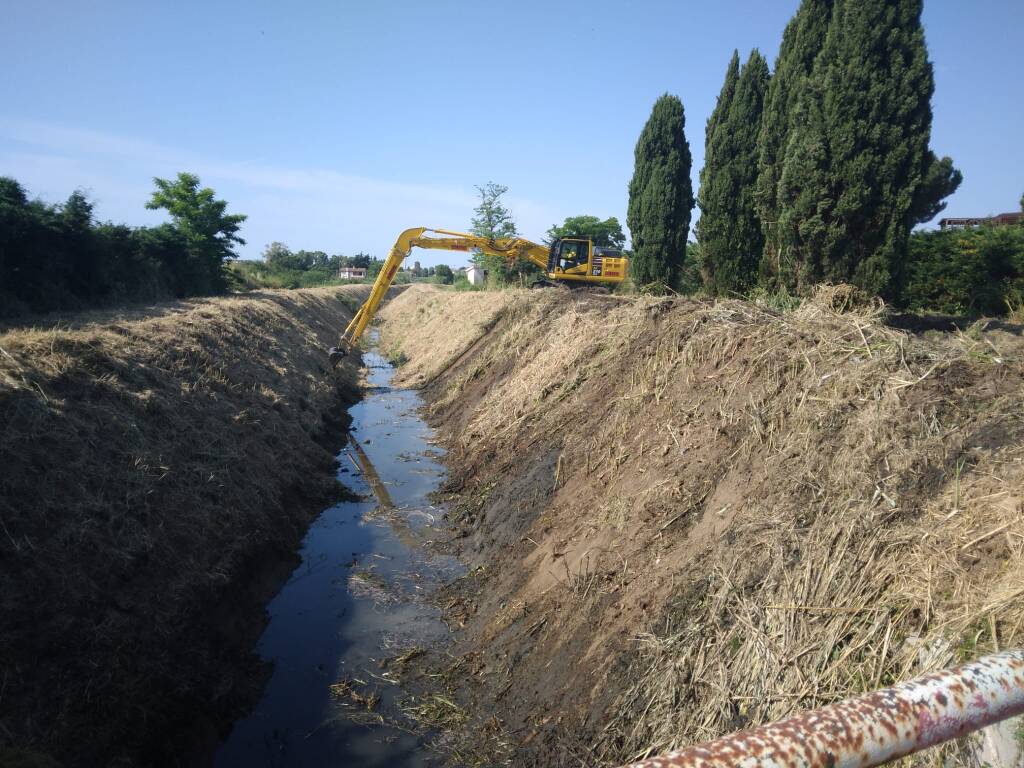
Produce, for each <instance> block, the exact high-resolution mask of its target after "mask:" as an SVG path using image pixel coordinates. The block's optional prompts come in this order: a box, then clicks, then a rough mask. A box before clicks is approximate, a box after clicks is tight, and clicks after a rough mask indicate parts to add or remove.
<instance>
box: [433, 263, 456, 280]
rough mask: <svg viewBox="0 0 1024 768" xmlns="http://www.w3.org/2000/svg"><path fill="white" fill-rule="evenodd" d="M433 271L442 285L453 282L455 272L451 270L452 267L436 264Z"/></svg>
mask: <svg viewBox="0 0 1024 768" xmlns="http://www.w3.org/2000/svg"><path fill="white" fill-rule="evenodd" d="M434 273H435V274H436V275H437V276H438V278H440V280H441V283H442V284H444V285H451V284H452V283H454V282H455V273H454V272H452V268H451V267H449V266H448V265H447V264H438V265H437V268H436V269H435V272H434Z"/></svg>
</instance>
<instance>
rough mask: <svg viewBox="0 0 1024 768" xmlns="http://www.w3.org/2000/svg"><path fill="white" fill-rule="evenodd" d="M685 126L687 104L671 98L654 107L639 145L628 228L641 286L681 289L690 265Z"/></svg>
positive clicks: (689, 190)
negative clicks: (685, 264) (686, 266)
mask: <svg viewBox="0 0 1024 768" xmlns="http://www.w3.org/2000/svg"><path fill="white" fill-rule="evenodd" d="M685 126H686V118H685V115H684V113H683V104H682V102H681V101H680V100H679V98H678V97H676V96H670V95H669V94H665V95H664V96H662V97H661V98H659V99H658V100H657V101H656V102H655V103H654V108H653V109H652V110H651V116H650V118H649V119H648V120H647V124H646V125H644V129H643V131H642V132H641V133H640V138H639V139H638V140H637V143H636V150H635V151H634V158H635V166H634V170H633V178H632V180H631V181H630V182H629V207H628V209H627V214H626V224H627V226H628V227H629V230H630V234H631V235H632V238H633V257H632V259H631V260H630V272H631V274H632V277H633V282H634V283H636V284H637V285H648V284H651V283H663V284H665V285H668V286H676V285H677V283H678V279H679V275H680V272H681V269H682V266H683V262H684V261H685V259H686V236H687V234H688V232H689V229H690V212H691V211H692V210H693V185H692V183H691V181H690V165H691V159H690V145H689V144H688V143H687V141H686V134H685V133H684V129H685Z"/></svg>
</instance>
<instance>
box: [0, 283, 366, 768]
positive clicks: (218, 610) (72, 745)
mask: <svg viewBox="0 0 1024 768" xmlns="http://www.w3.org/2000/svg"><path fill="white" fill-rule="evenodd" d="M362 290H364V289H360V288H341V289H339V288H333V289H316V290H307V291H290V292H266V293H260V294H251V295H248V296H246V297H241V298H224V299H216V300H204V301H191V302H181V303H177V304H170V305H160V306H158V307H156V308H153V309H151V310H147V311H135V312H127V313H122V314H120V315H119V314H113V313H108V314H102V313H93V314H89V315H83V316H80V317H77V318H73V323H71V324H68V323H67V322H66V321H62V322H60V323H58V324H56V325H54V324H53V323H52V322H49V323H47V321H45V319H44V320H40V321H38V322H37V326H36V327H34V328H16V327H8V328H7V329H6V330H4V331H0V435H2V438H0V617H2V618H0V753H3V748H4V747H5V746H6V747H18V748H25V747H28V748H31V749H32V750H33V751H34V752H36V753H43V754H51V755H52V756H54V757H56V758H57V759H58V760H60V761H61V762H62V763H63V764H66V765H69V766H71V765H109V764H118V765H132V764H138V765H178V764H191V763H192V761H193V760H195V759H198V758H199V757H201V756H202V755H204V754H209V750H210V748H211V746H212V744H213V743H215V740H216V738H217V736H218V734H219V732H220V731H222V730H223V728H224V726H225V724H226V723H227V722H229V720H230V718H231V717H233V716H236V715H238V714H239V713H240V712H241V711H242V710H244V708H245V707H246V706H247V705H248V704H250V703H251V699H252V696H253V695H254V694H255V693H257V691H258V687H259V683H260V674H259V673H260V669H259V665H258V663H257V659H256V658H255V657H254V656H253V654H252V648H253V647H254V646H255V642H256V639H257V638H258V636H259V632H260V630H261V627H262V618H261V617H262V616H263V604H264V602H265V601H266V600H267V599H268V598H269V596H270V595H272V594H273V591H274V589H275V588H276V586H279V583H280V581H281V580H282V579H283V578H284V577H286V576H287V574H288V572H289V571H290V569H291V567H292V566H293V563H294V560H293V558H294V557H295V555H294V552H295V549H296V547H297V544H298V542H299V540H300V538H301V536H302V534H303V532H304V531H305V528H306V526H307V525H308V523H309V521H310V520H311V519H312V517H313V516H314V515H315V514H317V513H318V512H319V511H320V509H322V505H323V504H324V502H325V500H326V499H327V498H329V497H330V496H332V495H333V496H337V494H338V493H339V491H340V490H341V489H340V487H339V486H338V485H337V483H336V481H335V480H334V472H333V471H332V467H333V463H332V461H333V459H332V453H333V451H332V450H329V448H330V444H331V442H332V441H338V440H341V439H342V438H343V436H344V426H345V423H344V422H345V419H346V418H347V417H346V413H345V404H346V403H348V402H351V401H352V400H353V399H354V397H355V393H356V384H355V367H354V363H348V364H347V365H346V366H343V367H342V368H340V369H339V371H337V372H332V371H331V370H330V368H329V366H328V365H327V363H326V356H325V355H324V353H323V348H324V346H325V345H329V344H333V343H334V342H335V341H336V339H337V337H338V334H339V332H340V330H341V329H342V328H343V327H344V323H345V322H347V320H348V318H349V317H350V316H351V308H352V306H353V305H355V303H356V300H357V299H361V293H360V292H361V291H362ZM12 754H13V753H10V752H8V753H3V754H0V763H2V762H3V761H4V757H5V755H6V759H13V757H12Z"/></svg>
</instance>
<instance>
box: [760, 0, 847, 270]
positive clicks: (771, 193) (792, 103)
mask: <svg viewBox="0 0 1024 768" xmlns="http://www.w3.org/2000/svg"><path fill="white" fill-rule="evenodd" d="M832 6H833V0H803V2H802V3H801V4H800V7H799V8H798V9H797V12H796V14H795V15H794V16H793V18H792V19H790V21H789V24H787V25H786V30H785V31H784V32H783V33H782V45H781V46H780V47H779V55H778V57H776V59H775V72H774V73H773V74H772V77H771V81H770V82H769V84H768V91H767V93H766V94H765V98H764V114H763V116H762V118H761V132H760V135H759V136H758V147H757V151H758V177H757V186H756V189H755V199H756V202H757V213H758V216H759V218H760V220H761V228H762V231H763V234H764V256H763V258H762V260H761V268H760V272H761V280H762V282H763V283H764V284H765V285H766V286H767V287H769V288H775V287H777V274H778V269H779V264H778V254H779V230H778V221H779V201H778V186H779V180H780V178H781V176H782V160H783V154H784V153H785V150H786V143H787V140H788V138H789V133H790V129H791V127H792V125H793V120H794V118H795V116H796V106H797V105H796V102H797V99H798V97H799V95H800V94H801V92H802V90H803V87H804V84H805V81H806V79H807V78H808V77H809V76H810V74H811V69H812V68H813V66H814V60H815V59H816V58H817V56H818V54H819V53H820V52H821V49H822V46H823V45H824V44H825V35H826V33H827V32H828V27H829V22H830V21H831V19H832Z"/></svg>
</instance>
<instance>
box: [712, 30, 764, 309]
mask: <svg viewBox="0 0 1024 768" xmlns="http://www.w3.org/2000/svg"><path fill="white" fill-rule="evenodd" d="M767 86H768V63H767V62H766V61H765V59H764V57H763V56H762V55H761V54H760V52H758V51H757V50H756V49H755V50H753V51H751V53H750V57H749V58H748V59H747V62H746V63H745V64H744V65H743V69H742V71H741V70H740V67H739V54H738V53H737V52H735V51H734V52H733V55H732V60H731V61H730V62H729V67H728V69H727V70H726V75H725V84H724V85H723V86H722V92H721V94H720V95H719V97H718V104H717V105H716V107H715V110H714V112H712V113H711V117H710V118H709V119H708V124H707V132H706V139H705V150H704V168H702V169H701V172H700V179H701V188H700V195H699V198H700V199H699V205H700V208H701V215H700V219H699V220H698V222H697V239H698V241H699V242H700V245H701V255H702V258H703V262H704V280H705V284H706V287H707V288H708V290H709V291H710V292H711V293H713V294H716V293H717V294H721V293H745V292H747V291H748V290H750V289H751V288H753V286H754V284H755V282H756V281H757V267H758V263H759V262H760V260H761V252H762V250H763V248H764V236H763V234H762V232H761V222H760V220H759V218H758V215H757V211H756V208H755V203H754V187H755V185H756V183H757V154H758V153H757V138H758V130H759V126H760V124H761V111H762V108H763V104H764V93H765V89H766V88H767Z"/></svg>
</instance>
